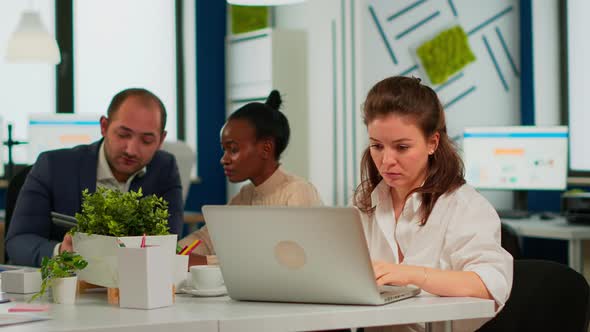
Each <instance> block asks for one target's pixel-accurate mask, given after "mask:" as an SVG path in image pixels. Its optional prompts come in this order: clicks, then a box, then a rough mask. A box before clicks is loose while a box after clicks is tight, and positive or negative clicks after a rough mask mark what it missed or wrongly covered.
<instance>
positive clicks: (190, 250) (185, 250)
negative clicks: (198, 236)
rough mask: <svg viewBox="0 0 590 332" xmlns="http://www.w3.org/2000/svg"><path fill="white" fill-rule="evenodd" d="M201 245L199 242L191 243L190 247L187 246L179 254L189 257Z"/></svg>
mask: <svg viewBox="0 0 590 332" xmlns="http://www.w3.org/2000/svg"><path fill="white" fill-rule="evenodd" d="M199 244H201V240H194V241H193V243H191V244H190V245H188V246H187V247H186V248H185V249H183V250H182V251H181V252H180V254H181V255H190V253H191V252H193V250H194V249H195V248H196V247H197V246H198V245H199Z"/></svg>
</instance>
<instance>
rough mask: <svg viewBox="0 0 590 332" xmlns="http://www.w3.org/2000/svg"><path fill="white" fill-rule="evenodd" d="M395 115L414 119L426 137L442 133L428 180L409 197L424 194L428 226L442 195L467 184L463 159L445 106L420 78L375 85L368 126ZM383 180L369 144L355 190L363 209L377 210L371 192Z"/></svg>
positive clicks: (369, 100) (424, 218)
mask: <svg viewBox="0 0 590 332" xmlns="http://www.w3.org/2000/svg"><path fill="white" fill-rule="evenodd" d="M391 114H395V115H398V116H403V117H411V118H413V119H414V120H415V122H416V125H417V126H418V128H420V130H421V131H422V134H423V135H424V137H425V138H426V139H428V137H431V136H432V135H434V134H435V133H439V135H440V138H439V143H438V147H437V148H436V150H435V151H434V153H433V154H432V155H430V156H429V158H428V166H427V175H426V181H425V182H424V184H423V185H422V186H421V187H418V188H414V189H413V190H411V191H410V192H409V193H408V194H407V196H406V199H407V198H408V197H409V196H410V195H412V194H413V193H419V194H420V197H421V200H422V204H421V206H420V214H421V216H420V217H421V219H420V224H421V225H424V224H426V221H427V220H428V217H429V216H430V213H431V212H432V209H433V208H434V205H435V204H436V201H437V200H438V198H439V197H440V196H442V195H443V194H445V193H450V192H453V191H455V190H456V189H457V188H459V187H460V186H462V185H463V184H464V183H465V179H464V170H463V161H462V160H461V157H460V156H459V154H458V152H457V149H456V147H455V145H454V143H453V142H452V141H451V140H450V139H449V136H448V135H447V127H446V123H445V115H444V111H443V107H442V105H441V103H440V101H439V100H438V97H437V96H436V93H435V92H434V91H433V90H432V89H431V88H429V87H427V86H425V85H423V84H421V83H420V79H419V78H413V77H412V78H410V77H403V76H394V77H389V78H386V79H384V80H382V81H380V82H379V83H377V84H376V85H375V86H373V87H372V88H371V90H370V91H369V93H368V94H367V98H366V100H365V103H364V106H363V120H364V123H365V125H368V124H369V123H370V122H372V121H373V120H375V119H376V118H380V117H383V116H388V115H391ZM382 179H383V178H382V177H381V175H380V174H379V170H378V169H377V166H376V165H375V163H374V161H373V159H372V158H371V153H370V151H369V147H367V148H366V149H365V151H364V153H363V157H362V160H361V183H360V184H359V186H358V187H357V188H356V190H355V193H354V204H355V205H356V206H357V207H358V208H359V210H361V211H362V212H364V213H367V214H369V215H371V214H373V213H374V211H375V208H374V207H373V204H372V202H371V193H372V192H373V190H374V189H375V187H376V186H377V185H378V184H379V182H381V180H382Z"/></svg>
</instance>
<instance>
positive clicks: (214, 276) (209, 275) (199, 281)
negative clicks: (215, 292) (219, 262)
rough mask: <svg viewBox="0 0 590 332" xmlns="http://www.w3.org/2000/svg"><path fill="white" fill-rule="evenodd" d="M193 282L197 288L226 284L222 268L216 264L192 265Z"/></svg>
mask: <svg viewBox="0 0 590 332" xmlns="http://www.w3.org/2000/svg"><path fill="white" fill-rule="evenodd" d="M190 271H191V283H192V286H193V288H195V289H201V290H202V289H215V288H219V287H221V286H223V285H224V283H223V276H222V275H221V269H219V266H216V265H195V266H191V268H190Z"/></svg>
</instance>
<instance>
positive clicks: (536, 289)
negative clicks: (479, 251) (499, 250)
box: [478, 259, 590, 332]
mask: <svg viewBox="0 0 590 332" xmlns="http://www.w3.org/2000/svg"><path fill="white" fill-rule="evenodd" d="M589 313H590V290H589V287H588V282H587V281H586V279H585V278H584V276H583V275H581V274H580V273H578V272H576V271H574V270H573V269H571V268H570V267H568V266H566V265H563V264H559V263H555V262H551V261H543V260H528V259H522V260H515V261H514V280H513V283H512V293H511V294H510V298H508V301H507V302H506V306H505V307H504V309H503V310H502V311H500V313H499V314H498V315H497V316H496V317H494V318H493V319H492V320H490V321H488V322H487V323H486V324H485V325H484V326H482V327H481V328H480V329H479V330H478V331H479V332H493V331H502V332H511V331H514V332H516V331H536V332H542V331H552V332H553V331H568V332H587V331H588V317H590V315H589Z"/></svg>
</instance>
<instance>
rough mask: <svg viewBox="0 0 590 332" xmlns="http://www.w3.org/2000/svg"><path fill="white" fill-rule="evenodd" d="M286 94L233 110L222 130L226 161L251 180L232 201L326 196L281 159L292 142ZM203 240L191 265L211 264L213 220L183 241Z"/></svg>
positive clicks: (236, 176)
mask: <svg viewBox="0 0 590 332" xmlns="http://www.w3.org/2000/svg"><path fill="white" fill-rule="evenodd" d="M281 103H282V100H281V95H280V94H279V92H278V91H277V90H273V91H272V92H271V93H270V95H269V96H268V98H267V99H266V102H265V103H258V102H253V103H249V104H247V105H245V106H243V107H241V108H240V109H238V110H237V111H235V112H234V113H232V114H231V115H230V116H229V118H228V119H227V122H226V123H225V125H224V126H223V128H222V130H221V148H222V149H223V156H222V157H221V165H222V166H223V170H224V173H225V176H226V177H227V178H228V180H229V181H230V182H232V183H237V182H243V181H250V183H248V184H247V185H245V186H243V187H242V189H241V190H240V192H239V193H238V194H237V195H236V196H234V197H233V198H232V199H231V200H230V201H229V203H228V204H229V205H269V206H316V205H322V200H321V199H320V196H319V194H318V192H317V190H316V188H315V187H314V186H313V184H311V183H310V182H308V181H307V180H305V179H303V178H300V177H298V176H295V175H292V174H289V173H287V172H286V171H285V170H283V169H282V167H280V166H281V164H280V158H281V154H282V153H283V152H284V151H285V149H286V148H287V145H288V144H289V136H290V134H291V130H290V128H289V121H288V120H287V118H286V117H285V115H284V114H283V113H282V112H281V111H279V108H280V106H281ZM196 239H200V240H202V241H203V243H202V244H201V245H200V246H199V247H197V249H195V251H194V252H193V253H192V254H191V257H190V258H189V260H190V262H189V265H197V264H206V257H205V255H214V254H215V250H214V248H213V245H212V243H211V238H210V237H209V232H208V230H207V226H205V227H203V228H201V229H200V230H198V231H196V232H193V233H192V234H190V235H188V236H187V237H185V238H184V239H182V240H180V241H179V245H181V246H183V245H186V244H190V243H191V242H193V241H194V240H196Z"/></svg>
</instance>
